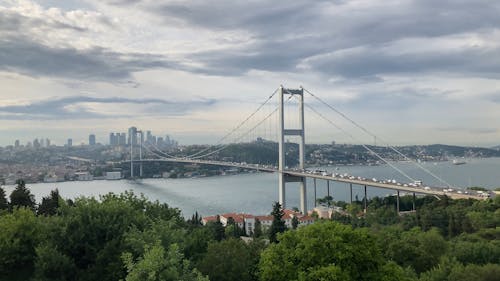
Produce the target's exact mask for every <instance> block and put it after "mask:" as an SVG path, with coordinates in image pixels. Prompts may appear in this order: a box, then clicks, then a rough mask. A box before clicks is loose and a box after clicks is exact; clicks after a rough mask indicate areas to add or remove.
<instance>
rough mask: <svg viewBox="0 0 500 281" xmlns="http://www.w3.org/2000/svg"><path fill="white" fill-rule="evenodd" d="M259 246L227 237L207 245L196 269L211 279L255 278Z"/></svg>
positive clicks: (222, 280)
mask: <svg viewBox="0 0 500 281" xmlns="http://www.w3.org/2000/svg"><path fill="white" fill-rule="evenodd" d="M260 250H261V248H259V247H252V246H250V245H247V244H246V243H245V242H243V241H242V240H241V239H236V238H229V239H227V240H223V241H220V242H213V243H211V244H210V245H208V250H207V253H206V255H205V257H204V258H203V259H202V260H201V261H200V263H199V264H198V269H199V270H200V271H201V272H202V273H204V274H207V275H208V277H209V278H210V279H211V280H218V281H226V280H227V281H232V280H240V281H250V280H255V279H254V278H256V276H254V273H255V272H256V270H255V268H256V266H257V263H258V259H259V254H260Z"/></svg>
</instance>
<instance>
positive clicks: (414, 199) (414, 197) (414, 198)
mask: <svg viewBox="0 0 500 281" xmlns="http://www.w3.org/2000/svg"><path fill="white" fill-rule="evenodd" d="M415 201H416V196H415V192H413V211H415V210H416V207H415Z"/></svg>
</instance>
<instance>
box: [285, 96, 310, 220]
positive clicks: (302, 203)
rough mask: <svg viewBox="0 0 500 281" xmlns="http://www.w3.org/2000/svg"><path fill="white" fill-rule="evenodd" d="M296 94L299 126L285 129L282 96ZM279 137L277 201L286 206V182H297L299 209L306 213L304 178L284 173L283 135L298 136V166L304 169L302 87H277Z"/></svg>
mask: <svg viewBox="0 0 500 281" xmlns="http://www.w3.org/2000/svg"><path fill="white" fill-rule="evenodd" d="M285 95H288V96H290V95H291V96H294V95H296V96H298V97H299V128H293V129H286V128H285V110H284V109H285V108H284V97H285ZM278 98H279V122H278V123H279V137H278V144H279V147H278V151H279V153H278V154H279V156H278V157H279V158H278V161H279V165H278V175H279V179H278V181H279V203H280V204H281V206H282V207H283V208H285V207H286V203H285V187H286V183H287V182H299V185H300V211H301V212H302V213H303V214H306V213H307V197H306V178H305V177H298V176H291V175H288V174H287V173H286V152H285V136H298V137H299V138H300V141H299V168H300V169H304V165H305V135H304V89H302V87H301V88H300V89H285V88H283V86H281V87H280V88H279V92H278Z"/></svg>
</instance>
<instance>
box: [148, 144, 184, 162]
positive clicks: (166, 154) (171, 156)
mask: <svg viewBox="0 0 500 281" xmlns="http://www.w3.org/2000/svg"><path fill="white" fill-rule="evenodd" d="M149 145H150V146H151V147H152V148H154V149H155V150H156V151H157V152H158V153H161V154H163V155H165V157H168V158H173V159H177V158H179V157H178V156H174V155H170V154H168V153H166V152H163V151H162V150H161V149H160V148H159V147H158V146H156V145H155V144H153V143H149ZM143 147H144V148H146V145H144V144H143ZM150 151H151V150H150Z"/></svg>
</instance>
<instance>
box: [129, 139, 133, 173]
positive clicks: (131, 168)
mask: <svg viewBox="0 0 500 281" xmlns="http://www.w3.org/2000/svg"><path fill="white" fill-rule="evenodd" d="M130 138H132V137H130ZM130 178H131V179H133V178H134V145H133V144H132V141H130Z"/></svg>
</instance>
